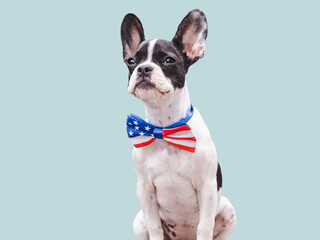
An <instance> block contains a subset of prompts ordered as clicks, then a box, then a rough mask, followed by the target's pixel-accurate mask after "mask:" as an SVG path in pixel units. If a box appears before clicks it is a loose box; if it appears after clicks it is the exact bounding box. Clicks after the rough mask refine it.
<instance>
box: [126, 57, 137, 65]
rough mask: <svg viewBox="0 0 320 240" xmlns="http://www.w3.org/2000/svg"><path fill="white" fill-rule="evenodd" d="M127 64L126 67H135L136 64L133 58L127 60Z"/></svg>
mask: <svg viewBox="0 0 320 240" xmlns="http://www.w3.org/2000/svg"><path fill="white" fill-rule="evenodd" d="M127 63H128V65H130V66H132V65H135V64H136V61H135V60H134V59H133V58H129V59H128V60H127Z"/></svg>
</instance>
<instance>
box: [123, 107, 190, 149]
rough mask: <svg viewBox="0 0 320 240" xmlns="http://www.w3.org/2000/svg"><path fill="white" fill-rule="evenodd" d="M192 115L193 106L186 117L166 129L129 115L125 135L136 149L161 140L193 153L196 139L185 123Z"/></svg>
mask: <svg viewBox="0 0 320 240" xmlns="http://www.w3.org/2000/svg"><path fill="white" fill-rule="evenodd" d="M192 115H193V106H192V105H191V107H190V108H189V109H188V111H187V114H186V117H185V118H182V119H181V120H180V121H179V122H177V123H174V124H172V125H170V126H168V127H164V128H161V127H156V126H154V125H152V124H150V123H147V122H146V121H144V120H143V119H141V118H140V117H138V116H136V115H134V114H132V113H131V114H130V115H129V116H128V118H127V133H128V137H129V138H130V139H131V141H132V143H133V145H134V146H135V147H136V148H140V147H145V146H148V145H149V144H151V143H152V142H153V141H154V140H156V138H157V139H163V140H165V141H167V142H168V143H170V144H172V145H173V146H176V147H178V148H181V149H183V150H186V151H189V152H194V151H195V150H196V138H195V136H194V135H193V133H192V131H191V128H190V127H189V126H188V125H187V122H188V121H189V120H190V118H191V117H192Z"/></svg>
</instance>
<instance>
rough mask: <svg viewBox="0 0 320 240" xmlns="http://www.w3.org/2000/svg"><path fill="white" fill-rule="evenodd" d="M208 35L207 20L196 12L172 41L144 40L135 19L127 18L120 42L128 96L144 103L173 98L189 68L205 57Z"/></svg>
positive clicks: (184, 22)
mask: <svg viewBox="0 0 320 240" xmlns="http://www.w3.org/2000/svg"><path fill="white" fill-rule="evenodd" d="M207 32H208V26H207V20H206V17H205V15H204V13H203V12H202V11H200V10H198V9H196V10H192V11H191V12H189V13H188V15H187V16H186V17H185V18H184V19H183V20H182V22H181V23H180V25H179V27H178V29H177V32H176V34H175V36H174V38H173V39H172V41H166V40H158V39H155V40H145V37H144V31H143V27H142V24H141V22H140V20H139V19H138V17H137V16H135V15H134V14H131V13H130V14H127V15H126V16H125V17H124V19H123V21H122V24H121V40H122V46H123V59H124V62H125V63H126V65H127V66H128V68H129V82H128V91H129V93H131V94H133V95H134V96H136V97H137V98H139V99H141V100H143V101H145V102H158V101H161V100H162V99H168V98H171V97H172V96H173V95H175V94H176V92H178V91H179V89H182V88H183V87H184V85H185V75H186V73H187V72H188V68H189V67H190V66H191V65H192V64H193V63H195V62H196V61H197V60H198V59H199V58H202V57H203V56H204V49H205V40H206V37H207Z"/></svg>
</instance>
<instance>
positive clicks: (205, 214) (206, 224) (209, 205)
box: [197, 181, 217, 240]
mask: <svg viewBox="0 0 320 240" xmlns="http://www.w3.org/2000/svg"><path fill="white" fill-rule="evenodd" d="M216 189H217V183H216V182H213V181H212V182H211V181H210V182H205V183H204V184H203V185H202V187H201V188H200V189H199V190H198V191H197V194H198V202H199V213H200V219H199V224H198V228H197V240H212V239H213V228H214V223H215V213H216V209H217V192H216V191H215V190H216Z"/></svg>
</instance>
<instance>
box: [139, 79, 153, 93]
mask: <svg viewBox="0 0 320 240" xmlns="http://www.w3.org/2000/svg"><path fill="white" fill-rule="evenodd" d="M155 87H156V85H155V84H154V83H152V82H151V80H150V79H149V78H141V79H140V80H139V81H138V82H137V84H136V86H135V89H134V90H136V89H137V88H138V89H144V90H150V89H153V88H155Z"/></svg>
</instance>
